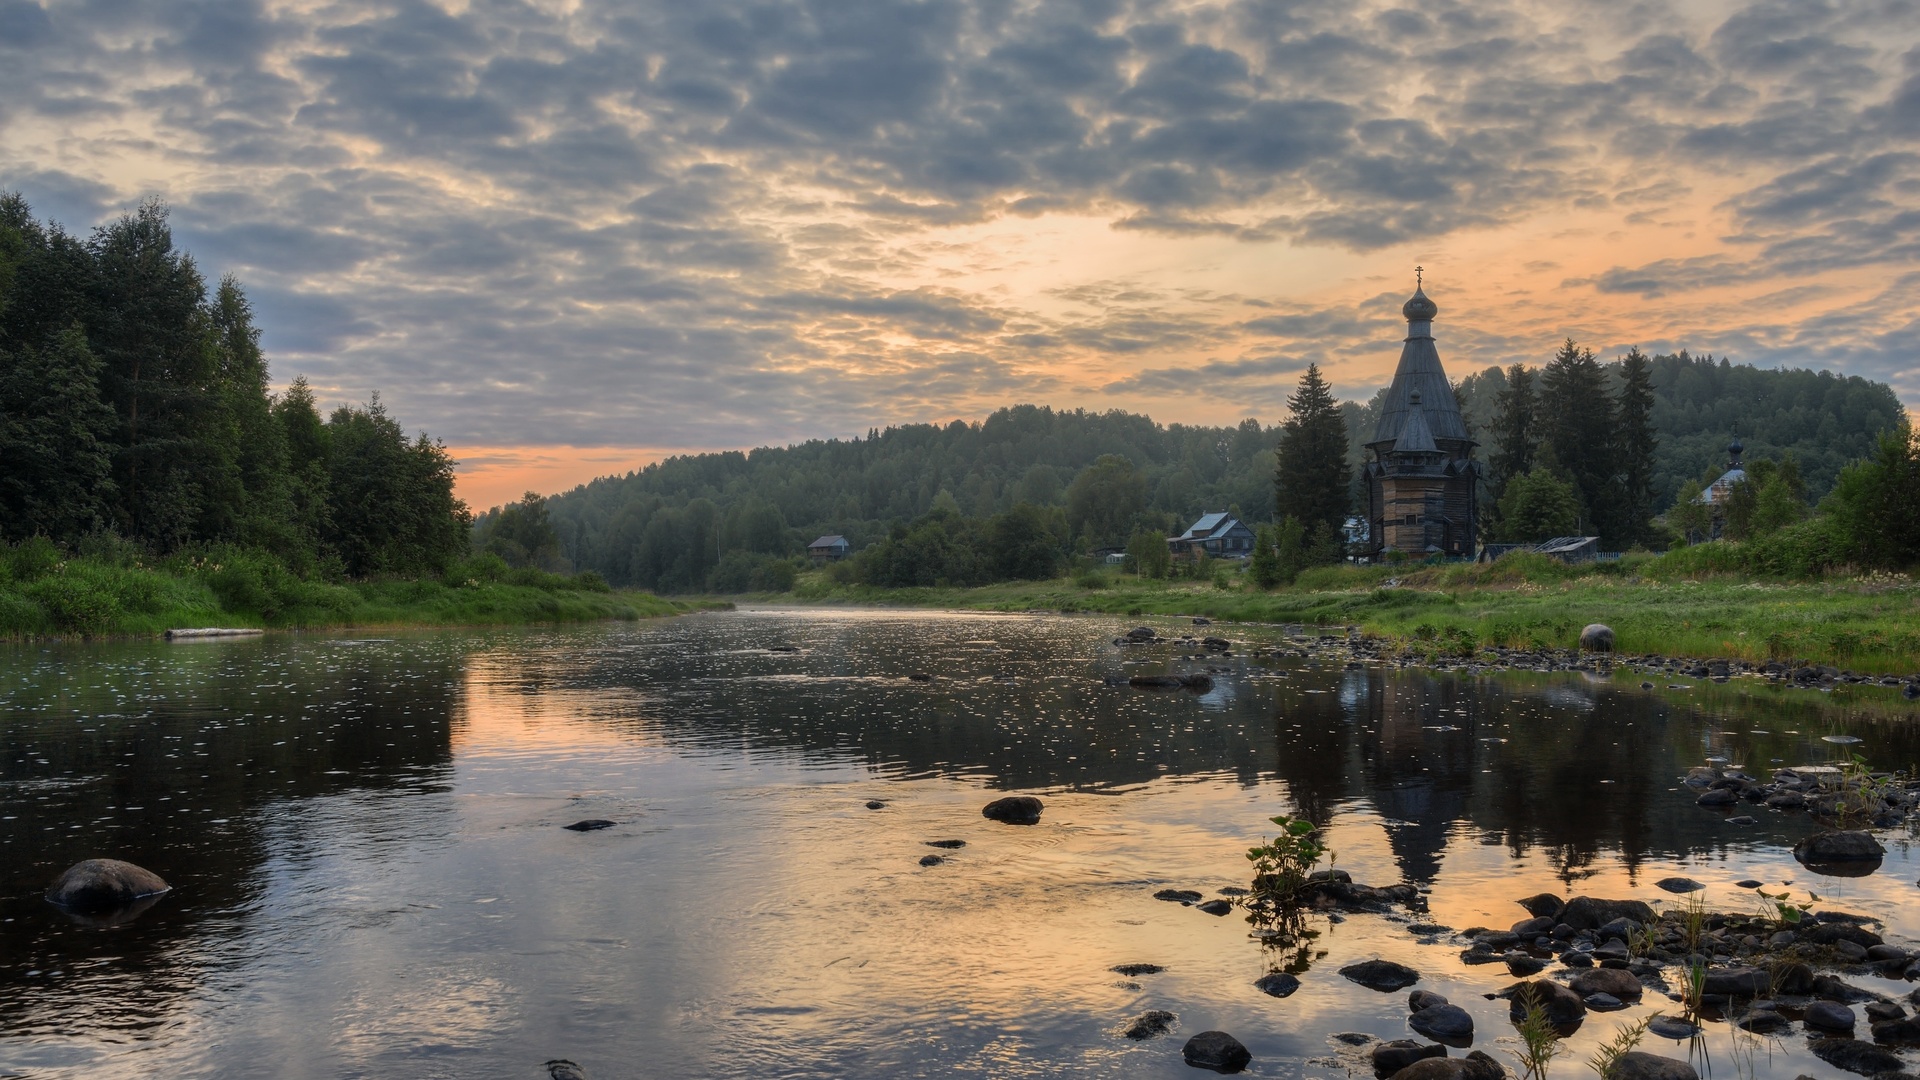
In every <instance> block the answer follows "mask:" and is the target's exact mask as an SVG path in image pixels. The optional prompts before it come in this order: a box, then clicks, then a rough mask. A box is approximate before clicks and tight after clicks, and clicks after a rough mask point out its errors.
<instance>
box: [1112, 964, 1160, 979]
mask: <svg viewBox="0 0 1920 1080" xmlns="http://www.w3.org/2000/svg"><path fill="white" fill-rule="evenodd" d="M1107 970H1108V971H1111V972H1113V973H1114V974H1115V975H1125V976H1126V977H1127V978H1129V979H1131V978H1133V977H1134V976H1136V975H1158V974H1160V973H1161V972H1163V971H1165V970H1167V969H1166V968H1164V967H1161V966H1160V965H1159V964H1115V965H1113V966H1112V967H1110V968H1108V969H1107Z"/></svg>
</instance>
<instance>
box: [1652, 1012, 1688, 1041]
mask: <svg viewBox="0 0 1920 1080" xmlns="http://www.w3.org/2000/svg"><path fill="white" fill-rule="evenodd" d="M1647 1034H1649V1035H1658V1036H1660V1037H1661V1038H1663V1039H1691V1038H1693V1037H1694V1036H1695V1035H1698V1034H1700V1025H1698V1024H1695V1023H1693V1022H1692V1021H1690V1020H1684V1019H1681V1018H1680V1017H1678V1016H1666V1015H1661V1016H1656V1017H1654V1018H1653V1019H1651V1020H1648V1021H1647Z"/></svg>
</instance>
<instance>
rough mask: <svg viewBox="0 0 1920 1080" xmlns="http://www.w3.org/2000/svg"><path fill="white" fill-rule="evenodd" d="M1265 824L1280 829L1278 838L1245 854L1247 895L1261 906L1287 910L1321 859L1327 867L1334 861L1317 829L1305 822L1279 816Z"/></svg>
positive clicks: (1261, 844)
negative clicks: (1249, 884)
mask: <svg viewBox="0 0 1920 1080" xmlns="http://www.w3.org/2000/svg"><path fill="white" fill-rule="evenodd" d="M1269 820H1271V821H1272V822H1273V823H1274V824H1275V825H1278V826H1279V827H1280V832H1279V834H1278V835H1276V836H1274V837H1273V838H1272V839H1270V840H1264V841H1262V842H1261V843H1260V844H1259V845H1258V846H1255V847H1252V848H1249V849H1248V850H1247V861H1248V862H1251V863H1252V864H1253V892H1252V894H1251V895H1252V898H1253V899H1254V900H1255V901H1257V902H1260V903H1263V904H1267V905H1271V906H1275V907H1289V906H1292V905H1293V904H1294V903H1296V902H1297V900H1298V898H1299V895H1300V890H1301V889H1302V888H1305V887H1306V884H1307V878H1308V877H1309V876H1310V875H1312V873H1313V870H1314V867H1315V866H1317V865H1318V864H1319V862H1320V858H1321V856H1323V855H1324V856H1326V858H1327V862H1328V863H1329V864H1331V863H1332V862H1333V861H1334V858H1335V857H1334V855H1333V854H1332V853H1331V852H1329V851H1328V850H1327V847H1326V844H1325V843H1323V842H1322V841H1321V839H1320V830H1319V829H1318V827H1316V826H1315V825H1314V824H1313V822H1311V821H1308V820H1307V819H1306V818H1302V817H1293V816H1291V815H1288V814H1280V815H1278V816H1275V817H1273V818H1270V819H1269Z"/></svg>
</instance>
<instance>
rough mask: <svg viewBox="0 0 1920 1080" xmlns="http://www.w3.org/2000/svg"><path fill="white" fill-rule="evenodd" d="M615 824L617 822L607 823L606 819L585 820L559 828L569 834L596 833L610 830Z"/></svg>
mask: <svg viewBox="0 0 1920 1080" xmlns="http://www.w3.org/2000/svg"><path fill="white" fill-rule="evenodd" d="M616 824H618V822H613V821H608V820H607V819H606V818H587V819H585V820H582V821H576V822H574V823H573V824H571V825H562V826H560V827H561V828H563V829H566V830H568V831H569V832H598V831H600V830H601V829H611V828H613V827H614V826H615V825H616Z"/></svg>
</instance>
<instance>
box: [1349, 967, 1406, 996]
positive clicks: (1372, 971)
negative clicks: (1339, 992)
mask: <svg viewBox="0 0 1920 1080" xmlns="http://www.w3.org/2000/svg"><path fill="white" fill-rule="evenodd" d="M1340 974H1341V975H1343V976H1345V977H1346V978H1347V979H1349V980H1351V981H1353V982H1357V983H1359V984H1360V985H1361V986H1364V987H1366V988H1367V989H1369V990H1378V991H1380V992H1382V993H1392V992H1393V991H1395V990H1404V989H1406V988H1407V987H1409V986H1412V985H1413V984H1414V983H1417V982H1419V981H1420V973H1419V972H1417V971H1415V970H1413V969H1412V968H1410V967H1408V966H1406V965H1405V964H1396V963H1394V962H1393V961H1391V960H1362V961H1361V962H1360V963H1357V964H1348V965H1347V966H1346V967H1343V968H1341V969H1340Z"/></svg>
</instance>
